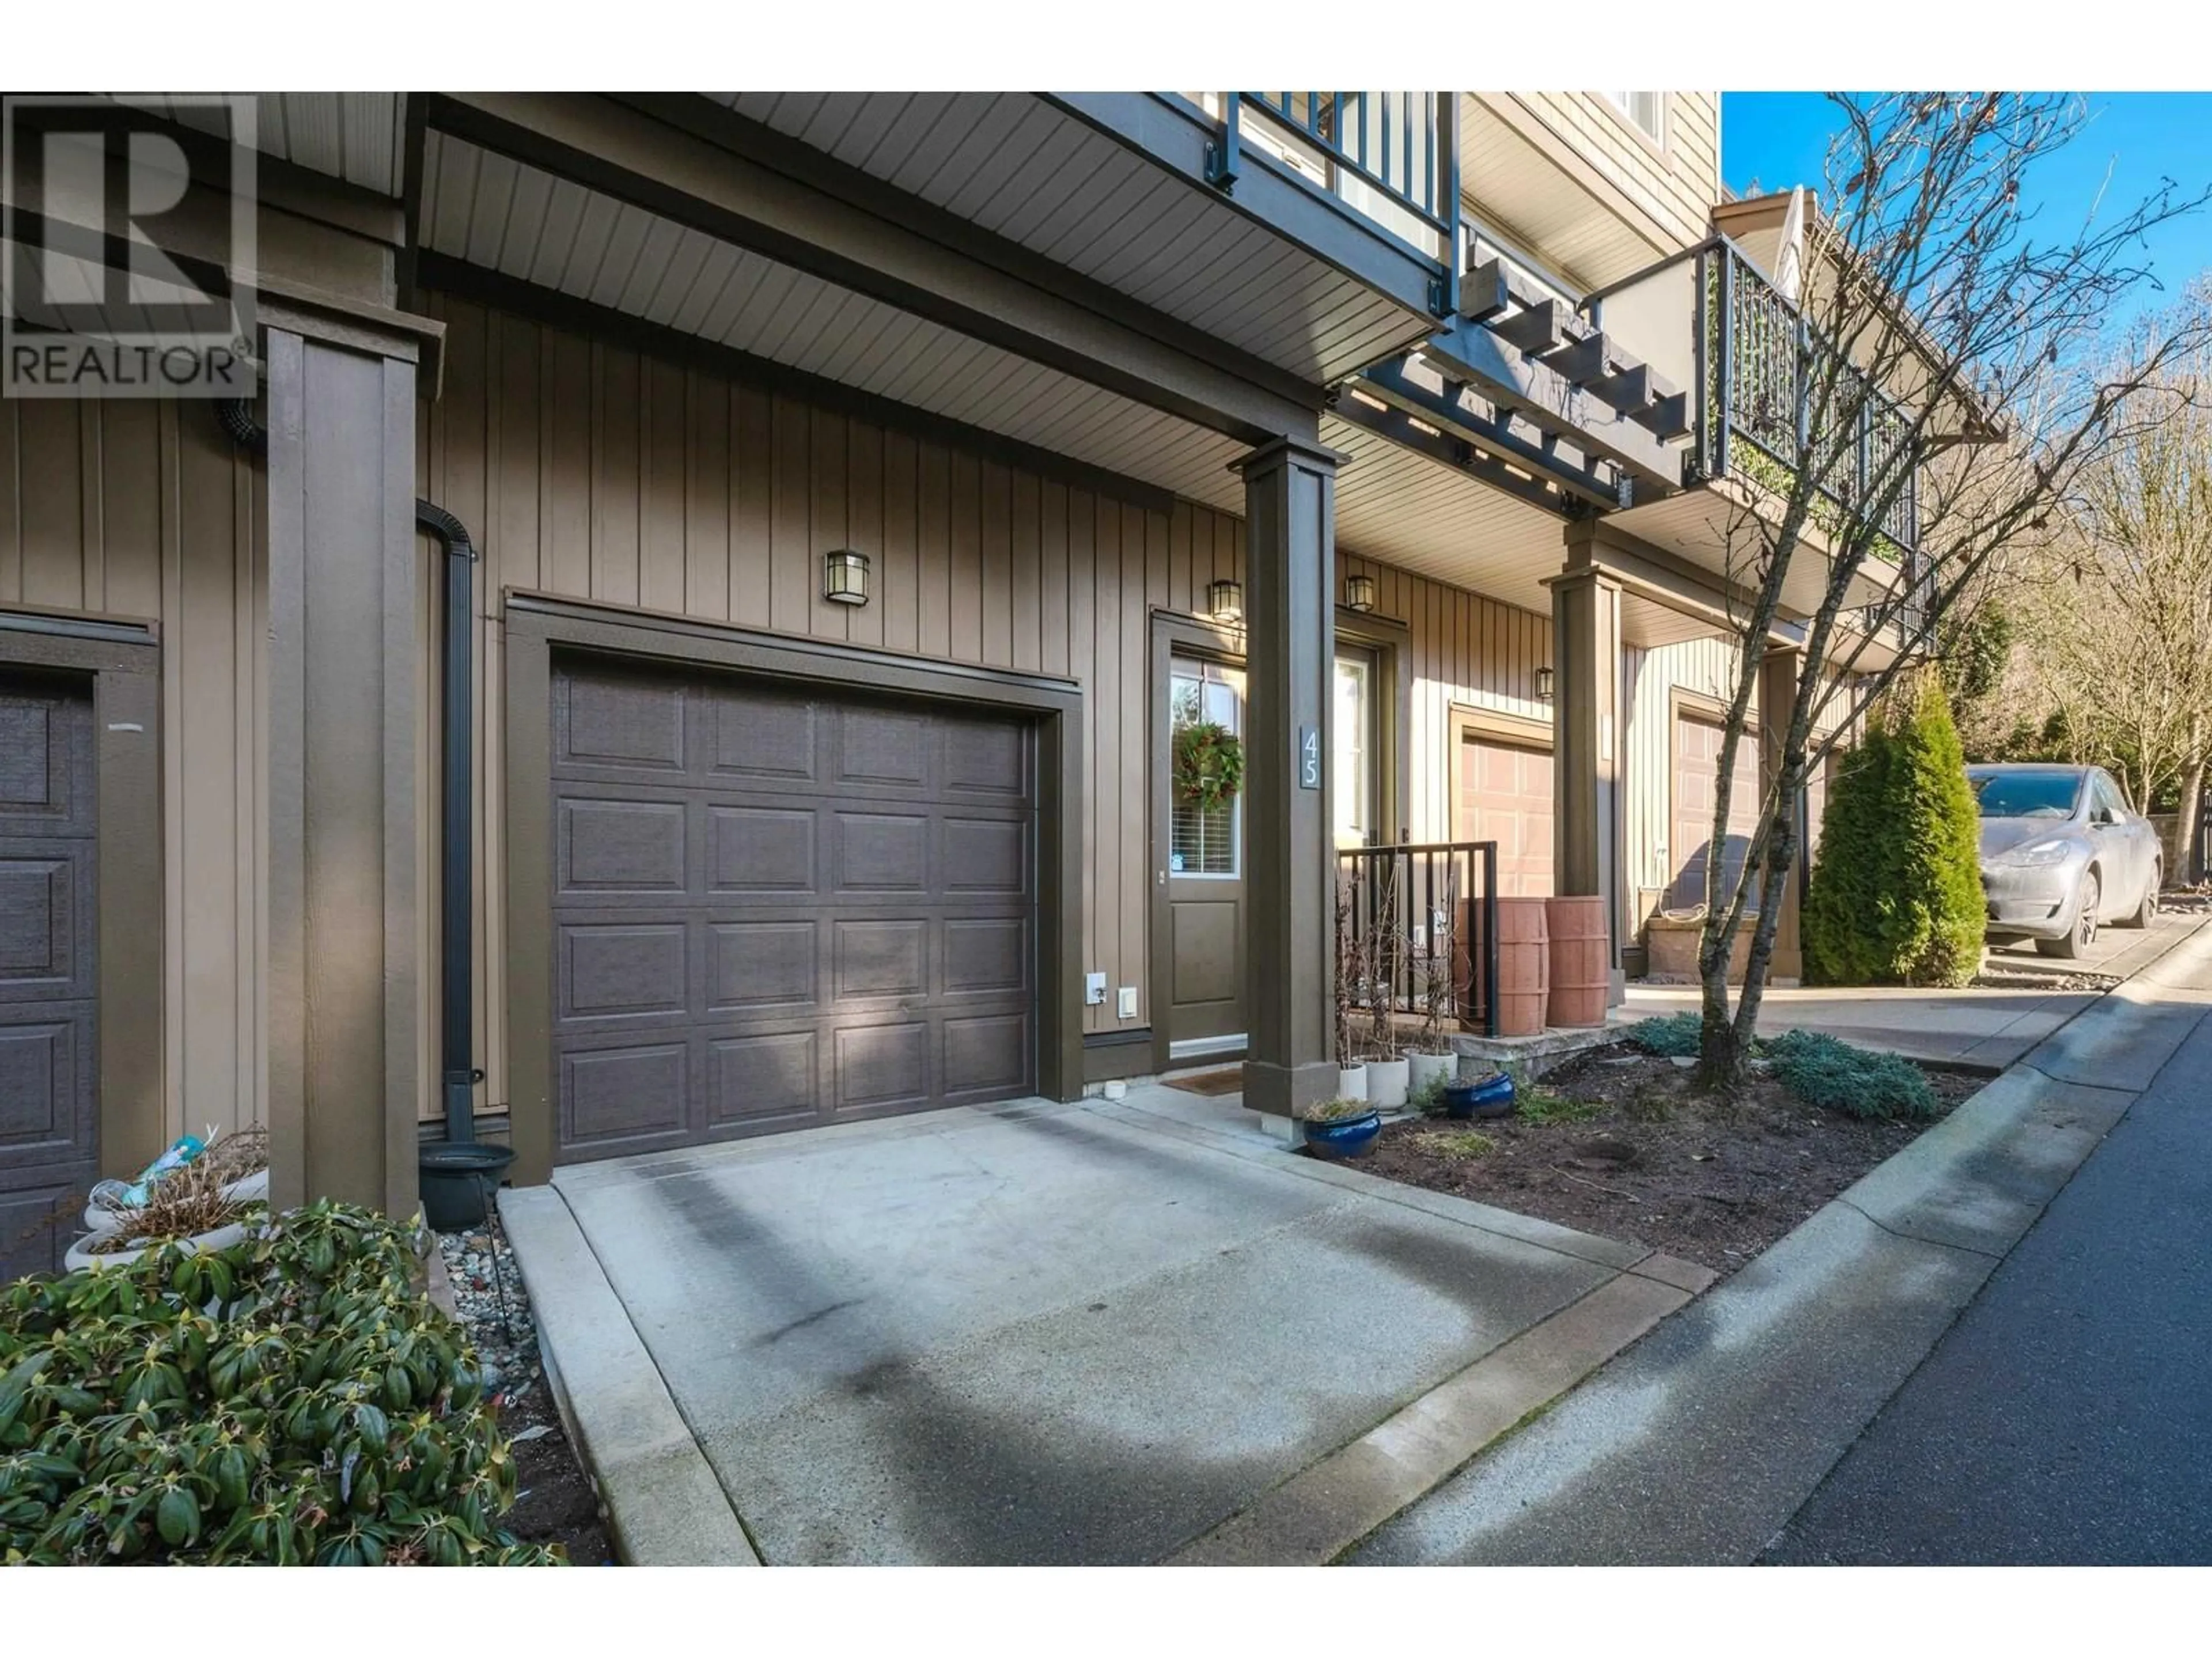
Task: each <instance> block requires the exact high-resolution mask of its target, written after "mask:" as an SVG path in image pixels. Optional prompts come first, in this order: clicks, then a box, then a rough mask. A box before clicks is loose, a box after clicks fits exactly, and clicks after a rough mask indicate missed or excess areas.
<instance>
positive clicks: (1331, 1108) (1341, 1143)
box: [1298, 1100, 1383, 1158]
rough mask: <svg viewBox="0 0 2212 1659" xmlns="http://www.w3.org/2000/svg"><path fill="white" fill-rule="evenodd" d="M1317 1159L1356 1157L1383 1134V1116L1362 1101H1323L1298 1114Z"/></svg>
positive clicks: (1308, 1147) (1310, 1149) (1307, 1142)
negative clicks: (1378, 1135)
mask: <svg viewBox="0 0 2212 1659" xmlns="http://www.w3.org/2000/svg"><path fill="white" fill-rule="evenodd" d="M1298 1121H1299V1123H1300V1124H1301V1125H1302V1126H1303V1127H1304V1132H1305V1141H1306V1146H1307V1149H1308V1150H1309V1151H1310V1152H1312V1153H1313V1155H1314V1156H1315V1157H1316V1158H1358V1157H1359V1156H1360V1155H1362V1154H1363V1153H1364V1152H1366V1151H1367V1150H1368V1149H1369V1148H1370V1147H1371V1146H1373V1145H1374V1144H1375V1137H1376V1135H1377V1134H1379V1133H1381V1132H1382V1128H1383V1114H1382V1113H1381V1112H1380V1111H1378V1110H1376V1109H1375V1108H1374V1107H1373V1106H1371V1105H1370V1104H1369V1103H1367V1102H1365V1101H1364V1100H1323V1101H1318V1102H1316V1103H1314V1104H1313V1105H1311V1106H1309V1107H1307V1108H1306V1109H1304V1111H1302V1112H1300V1113H1299V1114H1298Z"/></svg>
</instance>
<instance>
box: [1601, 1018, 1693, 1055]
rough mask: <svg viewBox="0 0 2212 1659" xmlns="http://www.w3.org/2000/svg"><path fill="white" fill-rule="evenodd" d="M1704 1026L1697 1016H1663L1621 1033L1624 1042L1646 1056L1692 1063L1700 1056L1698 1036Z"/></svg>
mask: <svg viewBox="0 0 2212 1659" xmlns="http://www.w3.org/2000/svg"><path fill="white" fill-rule="evenodd" d="M1701 1025H1702V1022H1701V1021H1700V1020H1699V1017H1698V1016H1697V1015H1695V1014H1689V1013H1683V1014H1661V1015H1659V1016H1658V1017H1657V1018H1654V1019H1639V1020H1638V1021H1637V1022H1636V1024H1633V1025H1632V1026H1630V1027H1629V1028H1628V1029H1627V1030H1626V1031H1624V1032H1622V1033H1621V1041H1622V1042H1626V1043H1627V1044H1628V1045H1629V1046H1630V1047H1631V1048H1641V1049H1642V1050H1644V1053H1645V1054H1660V1055H1663V1056H1665V1057H1667V1058H1668V1059H1693V1058H1695V1057H1696V1054H1697V1052H1698V1034H1699V1030H1700V1029H1701Z"/></svg>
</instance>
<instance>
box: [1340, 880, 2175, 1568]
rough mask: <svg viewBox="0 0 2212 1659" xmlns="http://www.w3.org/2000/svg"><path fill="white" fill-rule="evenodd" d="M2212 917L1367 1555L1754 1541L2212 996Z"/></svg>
mask: <svg viewBox="0 0 2212 1659" xmlns="http://www.w3.org/2000/svg"><path fill="white" fill-rule="evenodd" d="M2202 921H2203V919H2202V918H2191V919H2189V920H2188V921H2185V923H2184V924H2182V925H2181V926H2180V927H2176V928H2174V929H2172V930H2168V933H2167V948H2166V951H2165V952H2164V954H2163V955H2161V956H2160V957H2157V958H2156V959H2155V960H2154V961H2152V962H2150V963H2148V965H2147V966H2144V967H2142V969H2141V970H2140V971H2139V972H2138V973H2137V975H2136V977H2135V978H2133V979H2131V980H2130V981H2128V982H2127V983H2125V984H2124V985H2122V986H2121V987H2118V989H2116V990H2114V991H2112V992H2111V993H2108V994H2106V995H2104V996H2103V997H2101V998H2100V999H2099V1000H2097V1001H2096V1002H2095V1003H2094V1004H2093V1005H2092V1006H2090V1007H2089V1008H2088V1009H2087V1010H2086V1011H2085V1012H2082V1013H2081V1014H2080V1015H2079V1017H2078V1018H2075V1019H2074V1020H2072V1021H2071V1023H2069V1024H2067V1025H2065V1026H2064V1027H2063V1029H2062V1030H2059V1031H2057V1033H2056V1034H2055V1035H2054V1036H2051V1037H2049V1038H2047V1039H2046V1040H2045V1041H2044V1042H2041V1043H2040V1044H2039V1045H2038V1046H2037V1047H2036V1048H2034V1049H2033V1051H2032V1052H2031V1053H2030V1054H2028V1055H2027V1058H2026V1060H2025V1062H2024V1063H2023V1064H2021V1065H2020V1066H2016V1067H2015V1069H2013V1070H2012V1071H2009V1072H2008V1073H2006V1074H2005V1075H2004V1076H2003V1077H2002V1078H2000V1079H1997V1080H1996V1082H1994V1083H1992V1084H1991V1085H1990V1086H1989V1087H1988V1088H1987V1089H1984V1091H1981V1093H1979V1094H1978V1095H1977V1096H1975V1097H1973V1098H1972V1100H1970V1101H1968V1102H1967V1103H1966V1104H1965V1105H1964V1106H1962V1107H1960V1109H1958V1110H1957V1111H1956V1112H1954V1114H1953V1115H1951V1116H1950V1117H1949V1118H1948V1119H1947V1120H1945V1121H1943V1122H1942V1123H1941V1124H1939V1125H1937V1126H1936V1127H1935V1128H1933V1129H1931V1130H1929V1132H1928V1133H1926V1134H1925V1135H1923V1136H1922V1137H1921V1138H1920V1139H1918V1140H1917V1141H1915V1142H1914V1143H1913V1144H1912V1145H1911V1146H1909V1147H1907V1148H1906V1149H1905V1151H1904V1152H1900V1153H1899V1155H1898V1156H1897V1157H1895V1158H1892V1159H1890V1160H1889V1161H1888V1162H1887V1163H1886V1164H1882V1165H1881V1167H1880V1168H1878V1169H1876V1170H1874V1171H1872V1172H1871V1173H1869V1175H1868V1176H1865V1177H1864V1178H1863V1179H1862V1180H1861V1181H1859V1182H1857V1184H1856V1185H1854V1186H1853V1187H1851V1188H1849V1189H1848V1190H1847V1191H1845V1192H1844V1194H1842V1195H1841V1196H1840V1197H1838V1199H1837V1200H1835V1201H1834V1202H1832V1203H1831V1204H1829V1205H1828V1206H1826V1207H1825V1208H1823V1209H1822V1210H1820V1211H1819V1212H1817V1213H1815V1214H1814V1216H1813V1217H1812V1218H1810V1219H1809V1220H1808V1221H1807V1222H1806V1223H1805V1224H1804V1225H1802V1226H1801V1227H1799V1228H1798V1229H1797V1230H1796V1231H1795V1232H1793V1233H1791V1234H1790V1236H1789V1237H1787V1238H1785V1239H1784V1240H1783V1241H1782V1242H1781V1243H1778V1244H1777V1245H1775V1246H1774V1247H1773V1248H1772V1249H1770V1250H1768V1251H1767V1252H1766V1253H1765V1255H1762V1256H1760V1257H1759V1259H1758V1260H1757V1261H1754V1262H1753V1263H1752V1264H1751V1266H1749V1267H1746V1268H1745V1269H1744V1270H1743V1271H1742V1272H1741V1273H1738V1274H1737V1275H1736V1276H1735V1278H1734V1279H1730V1280H1729V1282H1728V1283H1727V1284H1725V1285H1722V1286H1721V1287H1720V1288H1719V1289H1717V1290H1716V1291H1712V1292H1711V1294H1709V1295H1707V1296H1705V1297H1703V1298H1702V1299H1700V1300H1699V1302H1698V1303H1697V1304H1696V1305H1694V1306H1693V1307H1692V1308H1690V1309H1687V1310H1685V1311H1684V1312H1683V1313H1682V1314H1680V1316H1676V1317H1675V1318H1674V1319H1672V1320H1669V1321H1668V1322H1667V1323H1666V1324H1664V1325H1662V1326H1661V1327H1660V1328H1658V1329H1657V1330H1656V1331H1655V1332H1654V1333H1653V1334H1652V1335H1651V1336H1650V1337H1649V1338H1647V1339H1645V1340H1644V1341H1642V1342H1640V1343H1638V1345H1637V1346H1635V1347H1634V1348H1632V1349H1630V1350H1629V1351H1628V1352H1626V1353H1624V1354H1622V1355H1621V1356H1620V1358H1617V1359H1615V1360H1613V1362H1611V1363H1610V1364H1607V1366H1606V1367H1605V1368H1604V1369H1603V1370H1600V1371H1599V1372H1598V1373H1597V1374H1596V1375H1595V1376H1593V1377H1591V1378H1590V1379H1589V1381H1588V1382H1586V1383H1583V1385H1581V1387H1580V1388H1578V1389H1577V1390H1576V1391H1575V1392H1574V1393H1573V1394H1572V1395H1570V1396H1568V1397H1567V1399H1566V1400H1565V1401H1564V1402H1563V1403H1562V1404H1560V1405H1559V1407H1556V1408H1555V1409H1554V1410H1553V1411H1552V1412H1551V1413H1549V1414H1548V1415H1547V1416H1546V1417H1544V1418H1543V1419H1541V1421H1539V1422H1537V1423H1535V1424H1534V1425H1530V1426H1529V1427H1528V1428H1525V1429H1523V1430H1522V1431H1520V1432H1519V1433H1517V1434H1516V1435H1515V1436H1514V1437H1511V1438H1510V1439H1508V1440H1505V1441H1503V1442H1501V1443H1498V1444H1497V1445H1495V1446H1493V1447H1492V1448H1491V1449H1489V1450H1488V1451H1486V1452H1485V1453H1484V1454H1483V1455H1481V1456H1480V1457H1479V1458H1477V1459H1476V1460H1475V1461H1474V1462H1473V1463H1471V1464H1470V1465H1469V1466H1468V1468H1466V1469H1464V1470H1462V1472H1461V1473H1460V1474H1457V1475H1456V1476H1455V1477H1454V1478H1453V1479H1452V1480H1449V1481H1448V1482H1446V1483H1445V1484H1444V1485H1443V1486H1440V1487H1438V1488H1437V1490H1436V1491H1435V1492H1432V1493H1431V1495H1430V1496H1428V1497H1427V1498H1424V1499H1423V1500H1421V1501H1420V1502H1419V1503H1418V1504H1413V1506H1412V1507H1410V1508H1409V1509H1407V1510H1406V1511H1404V1512H1403V1513H1402V1514H1401V1515H1400V1516H1397V1517H1396V1518H1395V1519H1394V1520H1392V1521H1391V1522H1389V1523H1387V1524H1386V1525H1384V1526H1383V1527H1382V1528H1379V1529H1378V1530H1377V1531H1376V1533H1375V1534H1372V1535H1371V1536H1370V1538H1368V1539H1367V1540H1366V1541H1364V1544H1363V1545H1361V1546H1360V1547H1358V1549H1357V1550H1355V1551H1353V1552H1352V1553H1350V1554H1349V1556H1348V1558H1347V1559H1350V1560H1352V1561H1355V1562H1358V1563H1363V1564H1377V1565H1380V1564H1391V1563H1415V1562H1464V1563H1517V1564H1523V1565H1566V1564H1583V1563H1607V1564H1623V1565H1627V1564H1653V1565H1658V1564H1669V1563H1702V1564H1708V1565H1720V1564H1736V1563H1747V1562H1749V1561H1752V1560H1753V1559H1756V1558H1757V1557H1758V1556H1759V1553H1761V1551H1763V1550H1764V1549H1765V1548H1766V1547H1767V1546H1768V1545H1769V1543H1770V1542H1771V1541H1772V1540H1773V1539H1774V1538H1775V1536H1776V1535H1777V1534H1778V1532H1779V1531H1780V1530H1781V1528H1783V1527H1784V1525H1785V1523H1787V1522H1788V1521H1789V1520H1790V1517H1791V1516H1793V1515H1795V1514H1796V1513H1797V1511H1798V1510H1799V1509H1800V1508H1801V1507H1802V1505H1803V1504H1804V1503H1805V1501H1806V1499H1807V1498H1808V1497H1809V1496H1810V1495H1811V1494H1812V1492H1814V1489H1815V1488H1816V1487H1817V1486H1819V1484H1820V1481H1821V1480H1822V1479H1823V1477H1824V1476H1825V1475H1826V1474H1827V1472H1828V1471H1829V1469H1830V1468H1832V1467H1833V1466H1834V1465H1835V1463H1836V1462H1837V1460H1838V1458H1840V1457H1841V1456H1842V1455H1844V1451H1845V1450H1846V1449H1848V1448H1849V1447H1850V1444H1851V1443H1852V1442H1853V1441H1854V1440H1856V1439H1857V1437H1858V1436H1859V1434H1860V1432H1861V1431H1863V1429H1864V1428H1865V1426H1866V1425H1867V1424H1868V1423H1869V1422H1870V1421H1871V1420H1872V1419H1874V1417H1875V1414H1876V1413H1878V1412H1879V1411H1880V1410H1881V1407H1883V1405H1884V1404H1885V1402H1887V1401H1888V1400H1889V1399H1890V1398H1891V1397H1892V1395H1894V1394H1895V1392H1896V1391H1897V1389H1898V1388H1899V1386H1900V1385H1901V1384H1902V1383H1904V1381H1905V1378H1906V1377H1907V1376H1910V1375H1911V1372H1912V1370H1913V1369H1914V1368H1915V1367H1916V1366H1917V1365H1918V1364H1920V1362H1921V1361H1922V1360H1923V1358H1925V1357H1926V1356H1927V1354H1928V1353H1929V1351H1930V1350H1931V1349H1932V1348H1933V1347H1934V1346H1935V1345H1936V1342H1937V1341H1938V1340H1940V1339H1941V1338H1942V1335H1943V1334H1944V1332H1945V1331H1947V1330H1948V1328H1950V1326H1951V1325H1952V1323H1953V1322H1954V1320H1955V1319H1956V1318H1957V1317H1958V1316H1959V1313H1960V1310H1962V1309H1964V1308H1965V1307H1966V1305H1967V1304H1968V1303H1969V1302H1970V1301H1971V1300H1972V1298H1973V1297H1974V1296H1975V1295H1976V1293H1977V1292H1978V1291H1979V1290H1980V1288H1981V1286H1982V1285H1983V1283H1984V1281H1985V1280H1986V1279H1988V1277H1989V1275H1990V1273H1991V1272H1992V1271H1993V1270H1994V1269H1995V1268H1996V1265H1997V1264H1998V1262H1999V1261H2002V1259H2003V1257H2004V1256H2005V1255H2006V1254H2007V1253H2008V1252H2009V1251H2010V1250H2011V1249H2012V1248H2013V1246H2014V1245H2015V1244H2016V1243H2018V1242H2019V1241H2020V1239H2021V1237H2023V1236H2024V1235H2025V1234H2026V1233H2027V1231H2028V1229H2029V1228H2030V1227H2031V1226H2033V1225H2034V1223H2035V1221H2036V1220H2037V1218H2039V1216H2040V1215H2041V1214H2042V1212H2043V1211H2044V1209H2045V1206H2047V1205H2048V1204H2049V1203H2050V1201H2051V1199H2052V1198H2053V1197H2054V1196H2055V1195H2056V1194H2057V1192H2058V1191H2059V1190H2060V1189H2061V1188H2063V1187H2064V1186H2065V1184H2066V1182H2068V1180H2069V1178H2071V1176H2073V1174H2074V1172H2075V1170H2076V1169H2078V1168H2079V1167H2080V1166H2081V1164H2082V1162H2083V1161H2084V1160H2085V1159H2086V1158H2087V1157H2088V1156H2089V1154H2090V1153H2091V1152H2093V1151H2094V1150H2095V1148H2096V1146H2098V1144H2099V1142H2100V1139H2102V1138H2103V1136H2104V1135H2105V1134H2106V1132H2107V1131H2109V1130H2110V1129H2111V1128H2112V1127H2113V1126H2114V1125H2115V1124H2116V1123H2118V1121H2119V1120H2120V1119H2121V1117H2122V1116H2123V1115H2124V1114H2125V1113H2126V1112H2127V1111H2128V1109H2129V1108H2130V1106H2131V1105H2132V1104H2133V1103H2135V1101H2136V1097H2137V1096H2138V1095H2139V1094H2140V1093H2141V1092H2142V1091H2144V1090H2145V1089H2147V1088H2148V1087H2149V1085H2150V1084H2151V1081H2152V1079H2154V1077H2155V1076H2156V1075H2157V1073H2158V1072H2159V1070H2160V1067H2162V1066H2164V1065H2165V1064H2166V1061H2167V1060H2169V1059H2171V1058H2172V1055H2173V1054H2175V1053H2176V1051H2177V1050H2178V1049H2179V1048H2180V1046H2181V1045H2182V1043H2183V1042H2185V1041H2187V1040H2188V1039H2189V1037H2190V1036H2191V1034H2192V1033H2193V1032H2195V1031H2196V1030H2197V1028H2198V1026H2199V1025H2200V1024H2202V1023H2203V1021H2204V1020H2205V1019H2206V1018H2207V1016H2208V1013H2212V931H2203V930H2202V929H2201V924H2202ZM2176 935H2178V937H2177V936H2176Z"/></svg>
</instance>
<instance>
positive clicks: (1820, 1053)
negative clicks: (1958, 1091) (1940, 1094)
mask: <svg viewBox="0 0 2212 1659" xmlns="http://www.w3.org/2000/svg"><path fill="white" fill-rule="evenodd" d="M1765 1050H1766V1055H1767V1058H1768V1059H1769V1060H1771V1061H1773V1063H1774V1075H1775V1076H1776V1077H1777V1078H1778V1079H1781V1081H1782V1083H1783V1085H1784V1087H1786V1088H1787V1089H1789V1091H1790V1092H1791V1093H1792V1094H1794V1095H1796V1097H1798V1099H1800V1100H1802V1101H1803V1102H1804V1103H1806V1104H1807V1105H1808V1106H1816V1107H1818V1108H1820V1109H1821V1110H1822V1111H1826V1112H1839V1113H1841V1114H1842V1115H1844V1116H1845V1117H1858V1118H1881V1119H1887V1118H1899V1119H1902V1120H1904V1121H1906V1122H1908V1123H1924V1122H1926V1121H1928V1120H1929V1119H1930V1118H1933V1117H1935V1116H1936V1114H1937V1113H1938V1112H1940V1111H1941V1110H1942V1106H1941V1103H1939V1102H1938V1101H1937V1100H1936V1091H1935V1090H1934V1089H1933V1088H1931V1087H1930V1086H1929V1082H1928V1078H1927V1075H1926V1074H1925V1073H1923V1072H1922V1071H1921V1069H1920V1068H1919V1067H1918V1066H1915V1065H1914V1064H1913V1063H1912V1062H1911V1060H1902V1059H1899V1057H1898V1056H1897V1055H1895V1054H1874V1053H1872V1052H1870V1051H1869V1050H1867V1049H1864V1048H1853V1047H1852V1046H1851V1045H1850V1043H1848V1042H1838V1041H1837V1039H1835V1038H1834V1037H1832V1036H1828V1035H1827V1034H1826V1033H1825V1032H1821V1031H1784V1033H1783V1034H1782V1035H1781V1036H1778V1037H1774V1038H1772V1039H1771V1040H1770V1041H1768V1042H1766V1043H1765Z"/></svg>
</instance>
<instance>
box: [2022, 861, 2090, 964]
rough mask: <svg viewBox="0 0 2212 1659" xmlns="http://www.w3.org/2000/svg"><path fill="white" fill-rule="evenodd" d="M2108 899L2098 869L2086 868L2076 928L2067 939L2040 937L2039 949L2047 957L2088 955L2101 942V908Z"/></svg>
mask: <svg viewBox="0 0 2212 1659" xmlns="http://www.w3.org/2000/svg"><path fill="white" fill-rule="evenodd" d="M2104 898H2105V890H2104V888H2103V887H2102V886H2100V884H2098V881H2097V872H2095V871H2094V870H2087V871H2084V872H2082V875H2081V890H2080V891H2079V892H2078V893H2077V894H2076V895H2075V903H2074V927H2073V930H2072V931H2071V932H2070V933H2068V934H2067V935H2066V937H2065V938H2063V939H2038V940H2036V942H2035V948H2036V949H2037V950H2039V951H2042V952H2043V954H2044V955H2045V956H2047V957H2066V958H2067V959H2068V960H2069V961H2071V960H2072V959H2074V958H2075V957H2083V956H2087V954H2088V953H2089V947H2090V946H2091V945H2094V944H2095V943H2096V942H2097V907H2098V906H2099V905H2100V904H2101V903H2103V902H2104Z"/></svg>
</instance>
